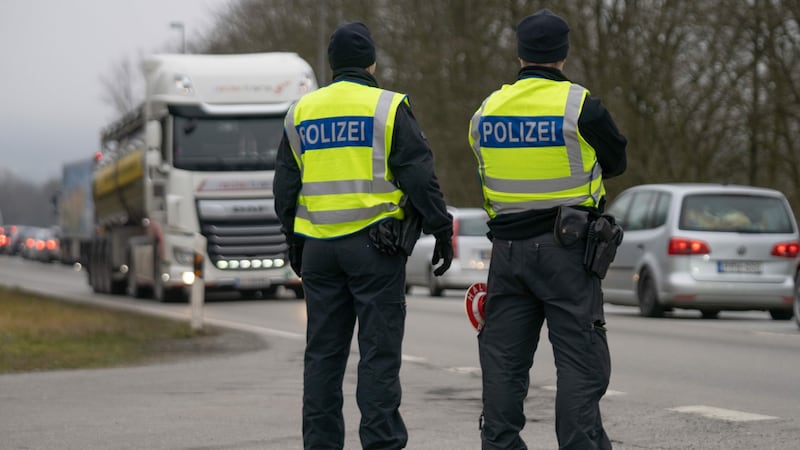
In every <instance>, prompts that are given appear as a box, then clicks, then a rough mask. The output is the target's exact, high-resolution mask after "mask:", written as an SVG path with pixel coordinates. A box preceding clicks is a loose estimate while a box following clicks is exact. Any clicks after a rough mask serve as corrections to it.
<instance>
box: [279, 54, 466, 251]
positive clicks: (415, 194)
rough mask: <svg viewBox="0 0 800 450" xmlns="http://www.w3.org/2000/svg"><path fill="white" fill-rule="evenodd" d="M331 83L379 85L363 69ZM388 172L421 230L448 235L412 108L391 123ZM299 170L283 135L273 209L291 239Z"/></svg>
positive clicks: (447, 217) (430, 162)
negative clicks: (414, 212)
mask: <svg viewBox="0 0 800 450" xmlns="http://www.w3.org/2000/svg"><path fill="white" fill-rule="evenodd" d="M333 75H334V77H333V82H334V83H335V82H337V81H343V80H347V81H353V82H356V83H361V84H365V85H367V86H372V87H378V82H377V80H376V79H375V77H373V76H372V75H371V74H370V73H369V72H367V71H366V70H364V69H356V68H346V69H341V70H338V71H336V72H334V74H333ZM388 165H389V169H390V170H391V171H392V174H394V177H395V183H397V185H398V186H399V187H400V189H401V190H402V191H403V192H404V193H405V194H406V195H408V198H409V199H410V200H411V203H412V204H413V205H414V207H415V208H416V209H417V210H418V211H419V212H420V214H421V215H422V218H423V222H422V229H423V231H424V232H425V233H428V234H434V235H436V234H440V233H450V232H451V227H452V225H451V224H452V218H451V217H450V215H449V214H448V213H447V207H446V205H445V201H444V196H443V195H442V193H441V190H440V189H439V181H438V179H437V178H436V174H435V173H434V167H433V153H432V151H431V148H430V146H429V145H428V141H427V140H426V139H425V136H424V135H423V134H422V132H421V131H420V129H419V126H418V125H417V121H416V119H415V118H414V114H413V113H412V111H411V108H410V107H409V106H408V105H406V103H405V102H403V103H401V104H400V107H399V108H398V110H397V114H396V117H395V123H394V136H393V138H392V148H391V150H390V152H389V160H388ZM300 187H301V180H300V168H299V167H298V166H297V162H296V161H295V159H294V156H293V155H292V149H291V147H290V146H289V141H288V139H287V137H286V133H284V135H283V139H282V140H281V143H280V147H279V148H278V157H277V161H276V164H275V182H274V186H273V191H274V193H275V210H276V212H277V214H278V216H279V217H278V218H279V219H280V221H281V223H282V224H283V228H282V231H283V233H284V234H285V235H286V236H287V238H289V239H290V240H291V239H292V238H293V224H294V216H295V209H296V207H297V197H298V195H299V193H300Z"/></svg>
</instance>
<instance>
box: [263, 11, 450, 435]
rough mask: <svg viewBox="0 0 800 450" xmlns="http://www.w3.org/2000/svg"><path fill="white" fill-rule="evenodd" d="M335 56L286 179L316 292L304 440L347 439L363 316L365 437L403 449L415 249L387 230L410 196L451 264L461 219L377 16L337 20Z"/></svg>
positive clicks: (283, 166)
mask: <svg viewBox="0 0 800 450" xmlns="http://www.w3.org/2000/svg"><path fill="white" fill-rule="evenodd" d="M328 60H329V63H330V67H331V69H332V71H333V82H332V83H331V84H330V85H328V86H326V87H324V88H321V89H319V90H317V91H314V92H311V93H309V94H306V95H305V96H304V97H302V98H301V99H300V100H299V101H298V102H297V103H296V104H295V105H294V106H293V107H292V109H291V110H290V111H289V112H288V114H287V116H286V120H285V133H284V139H283V142H282V143H281V145H280V148H279V150H278V161H277V165H276V170H275V185H274V191H275V209H276V213H277V214H278V217H279V219H280V221H281V223H282V228H283V231H284V233H285V234H286V236H287V239H288V240H289V242H290V255H289V256H290V262H291V265H292V267H293V268H294V270H295V271H296V272H297V273H298V274H302V279H303V287H304V290H305V294H306V309H307V314H308V323H307V328H306V350H305V368H304V379H303V388H304V392H303V442H304V446H305V448H306V449H341V448H342V447H343V445H344V431H345V428H344V417H343V415H342V402H343V399H342V379H343V377H344V373H345V367H346V365H347V358H348V355H349V353H350V343H351V340H352V336H353V329H354V325H355V322H356V320H357V321H358V348H359V352H360V359H359V363H358V386H357V389H356V400H357V403H358V407H359V409H360V411H361V423H360V427H359V435H360V439H361V445H362V446H363V448H365V449H399V448H404V447H405V445H406V442H407V439H408V434H407V431H406V427H405V425H404V423H403V419H402V418H401V416H400V412H399V410H398V408H399V406H400V399H401V389H400V380H399V371H400V362H401V343H402V340H403V331H404V326H405V316H406V303H405V264H406V258H407V255H406V254H405V253H403V251H400V250H399V249H397V248H392V242H394V241H395V239H394V238H395V237H396V236H386V233H389V234H391V233H392V232H396V231H397V227H391V226H385V225H386V224H388V223H398V222H396V221H400V220H403V219H404V218H405V213H404V209H403V208H401V207H400V205H401V200H402V199H403V198H404V197H405V198H407V199H408V200H410V202H411V204H413V206H414V207H415V208H416V210H417V211H419V214H420V215H421V216H422V229H423V231H425V232H426V233H429V234H433V235H434V236H435V237H436V244H435V249H434V253H433V255H432V263H433V264H437V263H438V262H439V261H440V260H441V261H442V263H441V265H439V266H438V267H437V269H436V271H435V273H436V275H441V274H443V273H444V272H445V271H446V270H447V268H448V267H449V266H450V262H451V260H452V257H453V250H452V247H451V243H450V240H451V237H452V233H453V220H452V217H451V216H450V214H449V213H448V212H447V209H446V206H445V201H444V196H443V195H442V193H441V191H440V188H439V182H438V180H437V178H436V175H435V174H434V167H433V155H432V152H431V149H430V147H429V145H428V143H427V141H426V139H425V137H424V136H423V134H422V133H421V131H420V129H419V127H418V125H417V123H416V119H415V118H414V115H413V114H412V112H411V108H410V106H409V101H408V98H407V96H406V95H403V94H399V93H396V92H391V91H387V90H383V89H380V88H378V82H377V81H376V79H375V77H374V76H373V74H374V72H375V47H374V44H373V40H372V36H371V34H370V32H369V30H368V29H367V27H366V26H365V25H364V24H363V23H359V22H355V23H348V24H345V25H342V26H340V27H339V28H337V29H336V31H334V33H333V34H332V35H331V38H330V43H329V46H328ZM378 228H379V230H378ZM376 230H378V232H376ZM378 241H382V243H383V244H387V243H388V246H387V245H382V244H381V242H378Z"/></svg>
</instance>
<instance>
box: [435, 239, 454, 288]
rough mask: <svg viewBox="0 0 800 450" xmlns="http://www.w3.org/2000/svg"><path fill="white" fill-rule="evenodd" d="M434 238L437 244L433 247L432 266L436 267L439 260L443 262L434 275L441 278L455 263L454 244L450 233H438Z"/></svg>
mask: <svg viewBox="0 0 800 450" xmlns="http://www.w3.org/2000/svg"><path fill="white" fill-rule="evenodd" d="M434 236H435V237H436V244H435V245H434V246H433V258H431V264H433V265H436V264H437V263H438V262H439V260H441V261H442V264H441V265H440V266H439V267H437V268H436V269H435V270H434V271H433V274H434V275H436V276H437V277H440V276H442V275H444V273H445V272H447V269H449V268H450V264H451V263H452V262H453V242H452V240H451V239H450V238H451V234H450V233H437V234H435V235H434Z"/></svg>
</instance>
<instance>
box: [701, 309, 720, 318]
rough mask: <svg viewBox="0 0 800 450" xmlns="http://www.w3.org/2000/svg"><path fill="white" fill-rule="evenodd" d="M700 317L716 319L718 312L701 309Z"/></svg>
mask: <svg viewBox="0 0 800 450" xmlns="http://www.w3.org/2000/svg"><path fill="white" fill-rule="evenodd" d="M700 315H701V316H702V317H703V319H716V318H717V317H719V310H718V309H701V310H700Z"/></svg>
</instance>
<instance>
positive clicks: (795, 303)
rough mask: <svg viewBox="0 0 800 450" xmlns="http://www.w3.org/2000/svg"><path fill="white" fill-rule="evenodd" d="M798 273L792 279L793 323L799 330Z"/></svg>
mask: <svg viewBox="0 0 800 450" xmlns="http://www.w3.org/2000/svg"><path fill="white" fill-rule="evenodd" d="M798 290H800V272H798V274H797V275H795V277H794V321H795V323H797V328H800V291H798Z"/></svg>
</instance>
